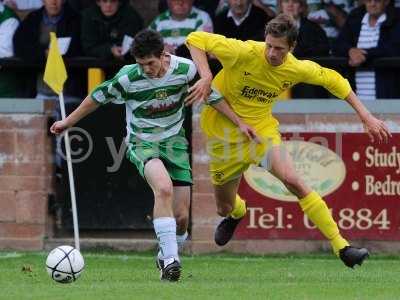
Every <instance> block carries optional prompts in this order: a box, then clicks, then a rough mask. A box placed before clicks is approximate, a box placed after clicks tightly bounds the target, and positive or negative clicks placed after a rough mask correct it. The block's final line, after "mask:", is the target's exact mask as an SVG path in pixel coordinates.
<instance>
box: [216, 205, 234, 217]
mask: <svg viewBox="0 0 400 300" xmlns="http://www.w3.org/2000/svg"><path fill="white" fill-rule="evenodd" d="M232 209H233V206H232V205H231V204H227V203H222V204H219V205H218V206H217V214H218V215H220V216H221V217H227V216H228V215H229V214H230V213H231V212H232Z"/></svg>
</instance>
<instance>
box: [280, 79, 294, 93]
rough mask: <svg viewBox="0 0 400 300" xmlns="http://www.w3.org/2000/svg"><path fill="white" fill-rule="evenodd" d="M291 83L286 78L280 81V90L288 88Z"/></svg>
mask: <svg viewBox="0 0 400 300" xmlns="http://www.w3.org/2000/svg"><path fill="white" fill-rule="evenodd" d="M292 84H293V83H292V82H291V81H288V80H284V81H282V87H281V90H282V91H284V90H287V89H288V88H290V87H291V86H292Z"/></svg>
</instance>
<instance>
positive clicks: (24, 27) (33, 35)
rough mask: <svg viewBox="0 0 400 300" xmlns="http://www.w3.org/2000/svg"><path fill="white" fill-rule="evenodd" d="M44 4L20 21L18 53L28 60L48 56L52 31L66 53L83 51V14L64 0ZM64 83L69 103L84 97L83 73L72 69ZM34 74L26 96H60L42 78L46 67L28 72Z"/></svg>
mask: <svg viewBox="0 0 400 300" xmlns="http://www.w3.org/2000/svg"><path fill="white" fill-rule="evenodd" d="M43 4H44V6H43V7H42V8H40V9H38V10H34V11H32V12H31V13H29V14H28V15H27V17H26V18H25V19H24V20H23V21H22V22H21V25H20V26H19V27H18V29H17V31H16V33H15V35H14V50H15V55H16V56H17V57H20V58H22V59H23V60H24V61H29V62H38V63H41V62H44V61H45V60H46V57H47V54H48V49H49V42H50V35H49V33H50V32H55V33H56V34H57V37H58V38H59V46H60V48H62V52H63V54H64V57H74V56H80V55H81V46H80V17H79V15H78V14H77V13H75V12H74V11H73V10H72V9H71V8H70V6H69V5H68V4H67V3H66V1H64V0H43ZM68 73H69V78H68V80H67V82H66V84H65V88H64V96H65V100H66V103H68V102H74V101H78V100H79V99H80V98H81V97H82V94H81V93H82V91H83V90H84V87H83V86H81V85H82V82H84V79H83V77H82V75H81V74H80V73H82V72H79V71H78V72H73V71H72V70H69V72H68ZM29 75H32V76H33V77H35V79H34V80H35V81H36V84H35V88H33V89H32V90H29V91H26V96H27V97H36V98H38V99H58V98H57V95H56V94H55V93H54V92H53V91H52V90H51V89H50V88H49V87H48V86H47V85H46V84H45V83H44V82H43V80H42V78H43V71H39V72H36V71H35V73H33V74H29Z"/></svg>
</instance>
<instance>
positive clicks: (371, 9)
mask: <svg viewBox="0 0 400 300" xmlns="http://www.w3.org/2000/svg"><path fill="white" fill-rule="evenodd" d="M334 54H335V55H338V56H346V57H348V59H349V65H350V66H352V67H355V68H357V69H356V72H355V78H354V80H355V87H356V89H357V94H358V95H360V98H361V99H363V100H375V99H376V98H399V97H400V93H399V92H400V88H399V83H398V77H397V74H396V72H395V70H393V69H377V70H376V71H374V70H360V69H359V67H362V68H368V67H370V63H371V61H372V60H373V59H375V58H380V57H390V56H398V55H400V23H399V21H398V19H397V18H396V11H395V9H394V8H393V7H392V6H389V0H367V1H366V2H365V6H364V7H362V8H357V9H355V11H354V12H352V13H351V18H349V19H348V20H347V22H346V24H345V26H344V27H343V29H342V31H341V32H340V35H339V37H338V39H337V42H336V44H335V47H334ZM353 84H354V81H353Z"/></svg>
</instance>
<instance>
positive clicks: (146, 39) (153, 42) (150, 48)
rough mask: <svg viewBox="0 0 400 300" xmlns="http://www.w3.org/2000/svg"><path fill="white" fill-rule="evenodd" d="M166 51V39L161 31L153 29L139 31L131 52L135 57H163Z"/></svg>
mask: <svg viewBox="0 0 400 300" xmlns="http://www.w3.org/2000/svg"><path fill="white" fill-rule="evenodd" d="M163 51H164V41H163V38H162V36H161V35H160V33H158V32H157V31H154V30H151V29H143V30H141V31H139V32H138V33H137V34H136V35H135V38H134V41H133V43H132V47H131V53H132V55H133V56H134V57H138V58H144V57H147V56H155V57H161V54H162V52H163Z"/></svg>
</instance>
